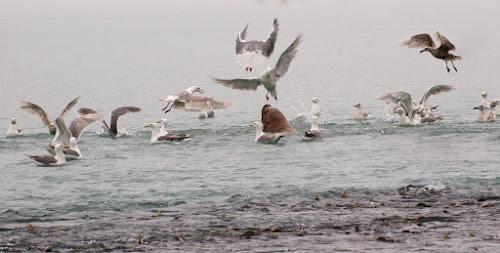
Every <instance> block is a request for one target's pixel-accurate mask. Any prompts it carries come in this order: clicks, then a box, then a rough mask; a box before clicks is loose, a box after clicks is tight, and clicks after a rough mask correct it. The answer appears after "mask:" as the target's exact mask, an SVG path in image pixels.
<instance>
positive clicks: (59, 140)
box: [49, 113, 107, 152]
mask: <svg viewBox="0 0 500 253" xmlns="http://www.w3.org/2000/svg"><path fill="white" fill-rule="evenodd" d="M106 116H107V115H106V114H100V113H91V114H84V115H81V116H80V117H78V118H76V119H74V120H73V121H71V123H70V125H69V128H68V127H67V126H66V122H65V121H64V119H63V118H62V117H61V116H59V117H57V119H56V135H55V136H54V139H52V143H51V146H52V147H55V146H56V145H57V144H62V145H63V146H69V145H70V138H71V137H75V139H76V140H79V139H80V136H81V135H82V133H83V132H84V131H85V130H86V129H87V128H88V127H89V126H90V125H92V124H93V123H94V122H96V121H98V120H102V119H103V118H104V117H106ZM49 149H50V147H49ZM49 152H51V151H50V150H49Z"/></svg>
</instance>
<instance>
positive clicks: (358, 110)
mask: <svg viewBox="0 0 500 253" xmlns="http://www.w3.org/2000/svg"><path fill="white" fill-rule="evenodd" d="M354 108H356V109H355V111H354V116H353V117H352V118H353V119H366V118H368V116H370V113H369V112H362V111H361V104H360V103H359V102H358V103H356V104H354Z"/></svg>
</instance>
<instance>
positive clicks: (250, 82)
mask: <svg viewBox="0 0 500 253" xmlns="http://www.w3.org/2000/svg"><path fill="white" fill-rule="evenodd" d="M301 42H302V33H299V35H297V38H295V40H294V41H293V42H292V44H291V45H290V46H289V47H288V48H287V49H286V50H285V51H284V52H283V53H282V54H281V56H280V58H279V60H278V62H277V63H276V65H275V66H274V68H267V69H266V70H264V72H262V74H260V77H254V78H236V79H219V78H212V80H213V81H214V82H215V83H218V84H222V85H224V86H226V87H229V88H231V89H236V90H257V88H258V87H259V86H260V85H263V86H264V87H265V88H266V89H267V93H266V99H267V100H269V96H268V94H269V93H271V96H274V99H276V100H278V97H277V94H278V93H277V91H276V84H277V82H278V81H279V80H280V78H281V77H283V76H284V75H285V74H286V72H287V71H288V69H289V68H290V64H291V63H292V60H293V58H295V55H297V52H298V51H297V47H298V46H299V44H300V43H301Z"/></svg>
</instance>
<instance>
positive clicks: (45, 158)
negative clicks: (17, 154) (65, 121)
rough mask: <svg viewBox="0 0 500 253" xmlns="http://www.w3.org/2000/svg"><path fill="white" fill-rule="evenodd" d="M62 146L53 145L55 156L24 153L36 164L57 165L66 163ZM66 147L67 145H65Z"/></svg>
mask: <svg viewBox="0 0 500 253" xmlns="http://www.w3.org/2000/svg"><path fill="white" fill-rule="evenodd" d="M63 148H64V146H63V145H62V144H57V145H56V147H55V156H53V155H26V156H27V157H28V158H29V159H31V160H33V162H35V163H36V164H37V165H44V166H58V165H63V164H65V163H66V156H65V155H64V154H63ZM66 148H68V147H66Z"/></svg>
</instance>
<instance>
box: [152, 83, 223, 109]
mask: <svg viewBox="0 0 500 253" xmlns="http://www.w3.org/2000/svg"><path fill="white" fill-rule="evenodd" d="M195 92H198V93H200V94H203V92H205V91H204V90H202V89H201V88H200V87H198V86H192V87H189V88H187V89H185V90H184V91H182V92H181V93H179V94H177V95H168V96H167V97H166V98H162V99H159V101H160V102H167V103H168V104H167V106H165V107H164V108H163V109H162V111H165V113H167V112H169V111H170V110H172V108H174V109H178V110H183V111H188V112H202V111H204V110H207V105H208V104H210V110H211V111H215V110H219V109H225V108H227V107H229V106H231V103H228V102H224V101H219V100H216V99H214V98H212V97H204V96H196V95H193V93H195ZM169 106H170V108H169Z"/></svg>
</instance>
